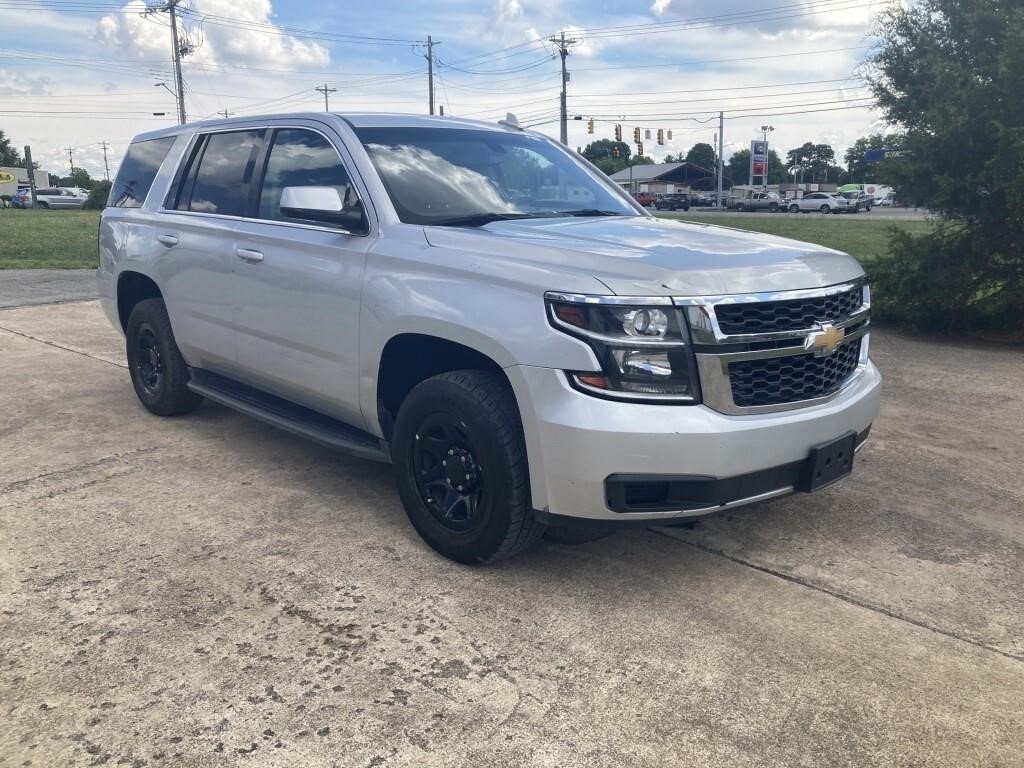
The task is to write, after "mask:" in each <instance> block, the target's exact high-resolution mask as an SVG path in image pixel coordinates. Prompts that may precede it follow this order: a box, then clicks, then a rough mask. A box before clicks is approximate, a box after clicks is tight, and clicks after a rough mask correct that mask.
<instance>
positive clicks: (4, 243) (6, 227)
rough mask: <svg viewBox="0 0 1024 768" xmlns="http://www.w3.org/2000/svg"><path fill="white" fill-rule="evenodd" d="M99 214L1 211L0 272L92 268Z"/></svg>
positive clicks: (97, 258) (97, 259)
mask: <svg viewBox="0 0 1024 768" xmlns="http://www.w3.org/2000/svg"><path fill="white" fill-rule="evenodd" d="M99 220H100V212H99V211H44V210H34V211H23V210H19V209H16V208H5V209H0V269H41V268H44V267H45V268H50V269H77V268H92V269H95V268H96V267H97V266H98V264H99V254H98V251H97V249H96V230H97V228H98V226H99Z"/></svg>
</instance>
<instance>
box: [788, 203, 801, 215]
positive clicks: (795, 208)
mask: <svg viewBox="0 0 1024 768" xmlns="http://www.w3.org/2000/svg"><path fill="white" fill-rule="evenodd" d="M789 212H790V213H800V206H799V205H797V204H796V203H793V205H791V206H789Z"/></svg>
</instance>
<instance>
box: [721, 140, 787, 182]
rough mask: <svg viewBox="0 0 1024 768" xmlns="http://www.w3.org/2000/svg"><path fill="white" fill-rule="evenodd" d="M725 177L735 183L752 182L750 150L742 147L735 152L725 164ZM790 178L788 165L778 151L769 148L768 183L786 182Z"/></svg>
mask: <svg viewBox="0 0 1024 768" xmlns="http://www.w3.org/2000/svg"><path fill="white" fill-rule="evenodd" d="M724 176H725V178H727V179H729V181H731V182H732V183H733V184H749V183H750V150H749V149H741V150H739V151H738V152H734V153H733V155H732V157H730V158H729V162H728V163H726V164H725V171H724ZM788 180H789V173H788V171H787V170H786V166H785V165H784V164H783V162H782V160H781V159H780V158H779V154H778V152H776V151H775V150H774V149H769V150H768V183H769V184H784V183H785V182H786V181H788Z"/></svg>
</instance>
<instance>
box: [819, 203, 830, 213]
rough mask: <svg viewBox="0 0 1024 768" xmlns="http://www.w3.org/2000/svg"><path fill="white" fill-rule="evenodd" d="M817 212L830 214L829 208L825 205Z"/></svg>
mask: <svg viewBox="0 0 1024 768" xmlns="http://www.w3.org/2000/svg"><path fill="white" fill-rule="evenodd" d="M818 210H819V211H821V212H822V213H830V212H831V210H832V209H831V208H829V207H828V206H827V205H823V206H821V208H819V209H818Z"/></svg>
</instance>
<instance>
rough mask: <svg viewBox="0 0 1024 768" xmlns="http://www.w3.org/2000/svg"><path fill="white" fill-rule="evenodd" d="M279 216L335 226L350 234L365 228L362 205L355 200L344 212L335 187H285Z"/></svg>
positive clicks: (342, 202) (343, 206) (344, 208)
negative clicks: (348, 231)
mask: <svg viewBox="0 0 1024 768" xmlns="http://www.w3.org/2000/svg"><path fill="white" fill-rule="evenodd" d="M281 215H282V216H287V217H288V218H289V219H304V220H306V221H319V222H324V223H326V224H334V225H337V226H339V227H343V228H345V229H347V230H350V231H353V232H355V231H363V230H365V228H366V224H365V219H364V217H363V205H362V203H361V202H359V201H358V200H357V201H356V203H355V205H350V206H348V207H347V208H346V207H345V203H344V201H343V200H342V199H341V195H340V194H339V193H338V190H337V189H335V188H334V187H285V188H284V189H283V190H282V191H281Z"/></svg>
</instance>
